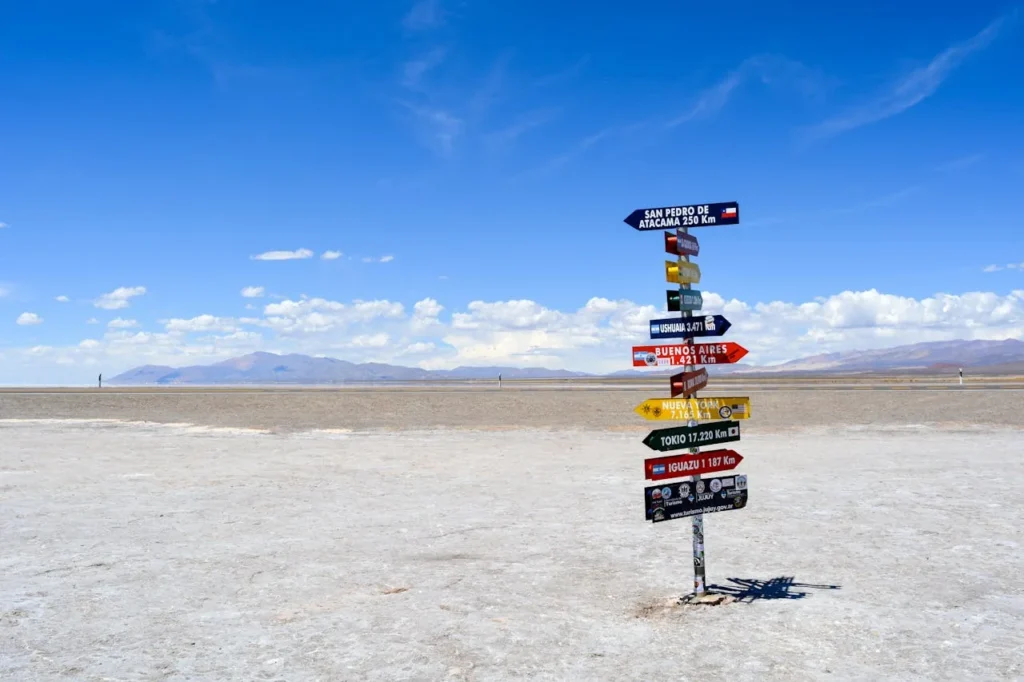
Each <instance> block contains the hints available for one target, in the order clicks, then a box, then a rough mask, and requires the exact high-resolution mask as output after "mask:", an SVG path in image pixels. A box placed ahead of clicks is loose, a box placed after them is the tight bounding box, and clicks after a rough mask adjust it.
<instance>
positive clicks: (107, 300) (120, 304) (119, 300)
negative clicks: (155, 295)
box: [92, 287, 146, 310]
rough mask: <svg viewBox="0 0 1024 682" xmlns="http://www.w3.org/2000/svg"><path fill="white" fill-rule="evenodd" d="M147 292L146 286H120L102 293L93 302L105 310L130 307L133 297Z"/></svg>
mask: <svg viewBox="0 0 1024 682" xmlns="http://www.w3.org/2000/svg"><path fill="white" fill-rule="evenodd" d="M145 293H146V287H118V288H117V289H114V290H113V291H111V292H110V293H109V294H103V295H101V296H100V297H99V298H97V299H96V300H95V301H93V302H92V304H93V305H94V306H96V307H97V308H103V309H104V310H121V309H122V308H127V307H128V305H129V304H130V302H131V299H133V298H135V297H136V296H142V295H143V294H145Z"/></svg>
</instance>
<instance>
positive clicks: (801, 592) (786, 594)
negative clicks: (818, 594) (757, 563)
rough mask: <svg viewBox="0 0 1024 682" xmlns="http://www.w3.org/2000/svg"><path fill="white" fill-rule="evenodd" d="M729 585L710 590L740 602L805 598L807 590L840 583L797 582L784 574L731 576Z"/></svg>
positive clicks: (717, 586)
mask: <svg viewBox="0 0 1024 682" xmlns="http://www.w3.org/2000/svg"><path fill="white" fill-rule="evenodd" d="M729 583H730V584H728V585H711V587H710V588H709V591H711V592H717V593H719V594H727V595H729V596H731V597H733V598H735V599H736V601H740V602H747V603H750V602H754V601H757V600H759V599H803V598H804V597H806V596H807V595H808V594H809V592H806V591H805V590H812V589H813V590H838V589H840V588H839V585H811V584H809V583H798V582H795V578H793V577H792V576H789V577H787V576H782V577H779V578H772V579H771V580H754V579H750V578H729Z"/></svg>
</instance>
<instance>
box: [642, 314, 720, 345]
mask: <svg viewBox="0 0 1024 682" xmlns="http://www.w3.org/2000/svg"><path fill="white" fill-rule="evenodd" d="M731 326H732V323H730V322H729V320H727V319H725V318H724V317H722V316H721V315H705V316H703V317H682V318H680V317H670V318H668V319H666V320H651V338H652V339H675V338H680V337H682V338H685V339H690V338H693V337H695V336H721V335H722V334H724V333H725V332H726V330H728V329H729V327H731Z"/></svg>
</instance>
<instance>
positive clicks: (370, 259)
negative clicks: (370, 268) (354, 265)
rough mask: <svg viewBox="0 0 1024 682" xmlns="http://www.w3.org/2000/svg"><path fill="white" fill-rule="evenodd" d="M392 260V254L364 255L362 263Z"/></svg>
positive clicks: (388, 261) (393, 258)
mask: <svg viewBox="0 0 1024 682" xmlns="http://www.w3.org/2000/svg"><path fill="white" fill-rule="evenodd" d="M393 260H395V257H394V256H380V257H379V258H378V257H375V256H366V257H364V258H363V262H364V263H390V262H391V261H393Z"/></svg>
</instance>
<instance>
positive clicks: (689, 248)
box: [665, 230, 700, 256]
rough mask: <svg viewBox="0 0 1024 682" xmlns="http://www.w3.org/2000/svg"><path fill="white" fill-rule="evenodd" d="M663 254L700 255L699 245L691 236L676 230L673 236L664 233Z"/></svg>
mask: <svg viewBox="0 0 1024 682" xmlns="http://www.w3.org/2000/svg"><path fill="white" fill-rule="evenodd" d="M665 253H671V254H672V255H673V256H696V255H697V254H698V253H700V244H698V243H697V238H696V237H694V236H693V235H692V234H687V233H685V232H683V231H682V230H677V231H676V233H675V234H672V233H671V232H666V233H665Z"/></svg>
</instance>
